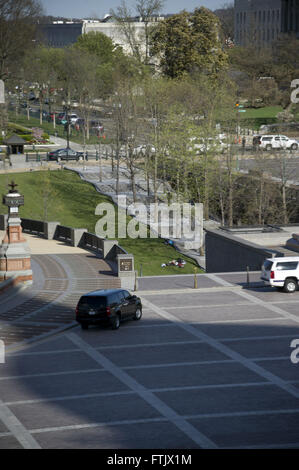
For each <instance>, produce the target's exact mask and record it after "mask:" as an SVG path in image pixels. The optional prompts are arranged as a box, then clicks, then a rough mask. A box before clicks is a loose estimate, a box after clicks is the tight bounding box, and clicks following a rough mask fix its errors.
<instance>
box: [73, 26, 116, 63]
mask: <svg viewBox="0 0 299 470" xmlns="http://www.w3.org/2000/svg"><path fill="white" fill-rule="evenodd" d="M74 47H75V48H76V49H79V50H81V51H85V52H88V53H89V54H90V55H94V56H96V58H97V61H98V63H99V64H107V63H110V62H113V60H114V59H115V58H116V57H119V56H120V55H122V54H123V52H122V48H121V47H120V46H117V45H115V44H114V42H113V41H112V39H110V38H109V37H108V36H106V35H105V34H103V33H100V32H95V31H91V32H90V33H88V34H83V35H81V36H79V38H78V40H77V42H76V43H75V45H74Z"/></svg>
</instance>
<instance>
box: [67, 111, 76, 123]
mask: <svg viewBox="0 0 299 470" xmlns="http://www.w3.org/2000/svg"><path fill="white" fill-rule="evenodd" d="M67 117H68V120H69V122H70V124H75V123H76V121H77V119H79V116H78V115H77V114H74V113H73V114H68V116H67Z"/></svg>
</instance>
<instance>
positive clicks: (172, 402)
mask: <svg viewBox="0 0 299 470" xmlns="http://www.w3.org/2000/svg"><path fill="white" fill-rule="evenodd" d="M232 395H233V396H234V399H233V400H232ZM157 396H158V397H160V398H161V399H162V400H163V401H165V403H166V404H168V405H169V406H170V407H171V408H173V409H174V410H175V411H177V412H178V413H179V414H183V415H192V414H193V413H194V409H196V412H197V413H198V414H217V413H235V412H238V413H239V412H242V411H250V410H257V411H262V410H263V411H268V410H273V409H282V410H284V409H285V410H287V409H290V408H291V409H292V408H297V407H298V398H295V397H290V396H289V394H288V393H286V392H285V391H282V390H280V389H279V388H278V387H276V386H274V385H271V384H270V385H269V384H268V385H260V386H254V385H253V386H250V387H248V388H247V387H227V388H219V389H218V390H217V389H213V390H211V389H209V390H188V400H186V399H184V398H185V396H186V391H184V390H183V391H182V390H178V391H167V392H159V393H157Z"/></svg>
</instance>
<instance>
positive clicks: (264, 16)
mask: <svg viewBox="0 0 299 470" xmlns="http://www.w3.org/2000/svg"><path fill="white" fill-rule="evenodd" d="M265 21H266V12H265V11H263V23H265Z"/></svg>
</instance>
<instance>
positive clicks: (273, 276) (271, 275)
mask: <svg viewBox="0 0 299 470" xmlns="http://www.w3.org/2000/svg"><path fill="white" fill-rule="evenodd" d="M274 278H275V274H274V271H271V274H270V279H274Z"/></svg>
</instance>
